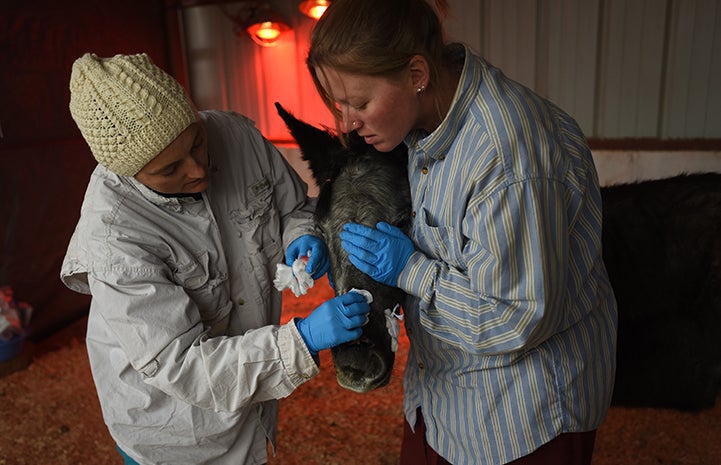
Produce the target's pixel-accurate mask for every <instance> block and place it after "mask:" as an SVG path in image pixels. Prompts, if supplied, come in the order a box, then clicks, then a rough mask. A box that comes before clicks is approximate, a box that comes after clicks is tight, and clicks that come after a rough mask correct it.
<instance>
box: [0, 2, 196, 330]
mask: <svg viewBox="0 0 721 465" xmlns="http://www.w3.org/2000/svg"><path fill="white" fill-rule="evenodd" d="M176 24H177V10H175V9H172V8H169V7H168V6H167V5H166V2H165V1H164V0H152V1H150V0H123V1H121V2H107V1H100V0H74V1H72V2H57V1H55V0H33V1H23V0H4V1H2V2H0V285H10V286H12V288H13V290H14V292H15V296H16V298H18V299H20V300H24V301H27V302H28V303H29V304H30V305H32V306H33V307H34V310H35V311H34V314H33V319H32V328H31V330H32V333H31V336H32V338H34V339H40V338H43V337H45V336H47V335H49V334H51V333H53V332H54V331H55V330H57V329H58V328H59V327H62V326H64V325H66V324H69V323H71V322H73V321H75V320H76V319H77V318H78V317H80V316H82V315H84V314H85V313H86V312H87V309H88V304H89V299H88V297H87V296H82V295H80V294H77V293H75V292H72V291H70V290H68V289H66V288H65V286H64V285H63V284H62V283H61V282H60V279H59V272H60V264H61V262H62V259H63V257H64V254H65V249H66V247H67V244H68V241H69V239H70V235H71V234H72V232H73V229H74V227H75V224H76V222H77V219H78V217H79V215H80V204H81V202H82V197H83V194H84V192H85V187H86V186H87V183H88V179H89V176H90V172H91V171H92V169H93V168H94V166H95V161H94V160H93V158H92V155H91V154H90V150H89V149H88V147H87V144H85V141H84V140H83V139H82V137H81V136H80V132H79V131H78V130H77V128H76V126H75V123H74V122H73V121H72V119H71V117H70V112H69V110H68V102H69V100H70V92H69V90H68V82H69V79H70V70H71V66H72V63H73V61H74V60H75V59H76V58H78V57H79V56H81V55H82V54H83V53H86V52H92V53H96V54H98V55H100V56H108V55H114V54H116V53H138V52H147V53H148V54H149V55H150V56H151V58H152V59H153V60H155V61H156V63H157V64H158V65H159V66H161V67H163V68H165V69H166V70H167V71H169V72H171V73H173V74H175V75H176V76H177V78H178V79H179V80H181V82H182V81H183V80H184V77H183V72H182V69H178V68H177V67H176V66H177V65H178V64H179V61H178V56H177V53H176V51H179V50H180V47H179V45H178V44H179V36H178V35H177V31H176V29H175V28H176V26H175V25H176Z"/></svg>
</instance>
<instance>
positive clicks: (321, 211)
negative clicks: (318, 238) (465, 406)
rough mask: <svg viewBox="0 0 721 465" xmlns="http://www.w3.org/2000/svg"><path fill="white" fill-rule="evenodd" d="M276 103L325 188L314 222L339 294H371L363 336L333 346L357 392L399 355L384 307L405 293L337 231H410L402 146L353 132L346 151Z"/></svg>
mask: <svg viewBox="0 0 721 465" xmlns="http://www.w3.org/2000/svg"><path fill="white" fill-rule="evenodd" d="M276 107H277V109H278V113H279V114H280V116H281V117H282V118H283V120H284V121H285V123H286V125H287V126H288V128H289V129H290V132H291V134H292V135H293V138H294V139H295V140H296V141H297V142H298V145H299V146H300V149H301V152H302V154H303V159H305V160H307V161H308V164H309V167H310V170H311V172H312V173H313V177H314V179H315V180H316V182H317V184H318V186H319V187H320V191H319V194H318V206H317V208H316V212H315V220H316V224H317V225H318V227H319V228H320V230H321V232H322V234H323V238H324V239H325V242H326V244H327V245H328V249H329V251H330V263H331V270H330V272H331V276H332V282H333V284H334V288H335V292H336V294H338V295H340V294H344V293H346V292H348V291H349V290H350V289H352V288H357V289H365V290H368V291H370V292H371V294H372V295H373V302H372V303H371V314H370V321H369V323H368V324H367V325H365V326H364V327H363V336H361V338H360V339H359V340H357V341H354V342H351V343H348V344H344V345H342V346H339V347H336V348H334V349H332V351H331V352H332V354H333V362H334V364H335V367H336V374H337V379H338V383H339V384H340V385H341V386H343V387H345V388H347V389H350V390H353V391H357V392H367V391H370V390H372V389H376V388H379V387H381V386H384V385H386V384H387V383H388V381H389V380H390V376H391V372H392V368H393V362H394V358H395V354H394V352H393V351H392V350H391V338H390V336H389V334H388V330H387V328H386V316H385V314H384V311H385V309H393V308H394V307H395V306H396V305H397V304H402V302H403V297H404V295H405V294H404V293H403V291H401V290H400V289H398V288H395V287H389V286H386V285H383V284H380V283H378V282H376V281H374V280H373V279H371V278H370V277H369V276H367V275H366V274H364V273H362V272H361V271H359V270H358V269H357V268H356V267H355V266H353V264H352V263H351V262H350V260H349V259H348V254H347V253H346V252H345V250H343V248H342V247H341V245H340V237H339V236H338V234H339V233H340V231H341V229H342V228H343V225H344V224H345V223H348V222H354V223H362V224H365V225H367V226H371V227H375V225H376V223H378V222H379V221H385V222H387V223H390V224H393V225H395V226H397V227H399V228H400V229H401V230H403V231H404V232H406V233H407V232H408V228H409V226H410V212H411V200H410V191H409V187H408V178H407V174H406V173H407V171H406V162H407V153H406V150H405V147H403V146H399V147H398V148H396V149H395V150H393V151H392V152H389V153H381V152H378V151H376V150H375V149H374V148H373V147H372V146H370V145H367V144H366V143H365V142H364V141H363V140H362V138H360V137H359V136H358V135H357V134H356V133H355V132H353V133H350V134H348V140H349V142H348V145H349V147H348V148H346V147H344V146H343V145H342V144H341V142H340V140H339V139H338V137H336V136H335V135H333V134H332V133H330V132H329V131H323V130H321V129H318V128H315V127H313V126H310V125H308V124H306V123H304V122H302V121H299V120H298V119H296V118H294V117H293V116H292V115H290V114H289V113H288V112H287V111H285V110H284V109H283V107H281V106H280V105H279V104H277V103H276Z"/></svg>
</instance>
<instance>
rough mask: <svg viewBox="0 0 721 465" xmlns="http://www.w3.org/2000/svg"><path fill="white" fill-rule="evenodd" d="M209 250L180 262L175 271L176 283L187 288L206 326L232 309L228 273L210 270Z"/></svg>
mask: <svg viewBox="0 0 721 465" xmlns="http://www.w3.org/2000/svg"><path fill="white" fill-rule="evenodd" d="M209 265H210V258H209V255H208V252H207V251H203V252H199V253H198V254H196V255H195V256H192V257H189V258H187V259H186V260H183V261H182V262H180V263H178V264H177V265H176V269H175V271H174V274H175V280H176V283H178V284H179V285H180V286H182V287H183V289H185V291H186V292H187V294H188V296H189V297H190V299H191V300H192V301H193V302H194V303H195V304H196V306H197V307H198V310H199V311H200V318H201V320H202V321H203V325H204V326H206V327H209V326H212V325H213V323H214V322H215V321H217V320H219V319H222V318H224V317H225V316H226V314H227V313H228V312H229V311H230V306H229V305H227V304H228V302H229V301H230V299H229V298H228V293H227V284H226V283H227V281H228V275H227V274H225V273H219V274H217V275H215V276H214V275H213V274H212V273H211V271H210V266H209Z"/></svg>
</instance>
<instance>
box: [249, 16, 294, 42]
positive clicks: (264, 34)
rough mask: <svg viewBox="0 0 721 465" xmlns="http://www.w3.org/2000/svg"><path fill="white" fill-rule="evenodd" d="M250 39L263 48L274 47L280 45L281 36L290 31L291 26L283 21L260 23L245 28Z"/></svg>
mask: <svg viewBox="0 0 721 465" xmlns="http://www.w3.org/2000/svg"><path fill="white" fill-rule="evenodd" d="M245 30H246V31H247V32H248V34H249V35H250V38H251V39H253V41H254V42H255V43H256V44H258V45H262V46H263V47H273V46H274V45H277V44H278V39H279V38H280V34H281V33H283V32H285V31H288V30H290V26H288V25H287V24H285V23H284V22H282V21H260V22H255V23H253V24H250V25H249V26H247V27H246V28H245Z"/></svg>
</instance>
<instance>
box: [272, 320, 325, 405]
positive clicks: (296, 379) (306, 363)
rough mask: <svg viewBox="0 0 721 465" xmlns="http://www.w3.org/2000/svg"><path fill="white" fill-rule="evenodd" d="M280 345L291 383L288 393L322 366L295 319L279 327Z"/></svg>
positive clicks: (315, 373)
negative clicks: (308, 345)
mask: <svg viewBox="0 0 721 465" xmlns="http://www.w3.org/2000/svg"><path fill="white" fill-rule="evenodd" d="M278 347H279V348H280V359H281V361H282V362H283V367H284V368H285V372H286V375H287V379H288V381H289V382H290V384H291V387H290V391H289V392H288V394H290V392H291V391H292V390H293V389H295V388H297V387H298V386H300V385H301V384H303V383H305V382H306V381H308V380H309V379H311V378H312V377H314V376H315V375H317V374H318V373H320V367H319V366H318V364H317V363H316V362H315V360H314V359H313V356H312V355H311V354H310V352H309V351H308V348H307V347H306V345H305V342H303V338H302V337H301V335H300V333H299V332H298V329H297V328H296V327H295V322H294V321H289V322H288V323H286V324H284V325H282V326H281V327H280V328H279V330H278Z"/></svg>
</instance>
